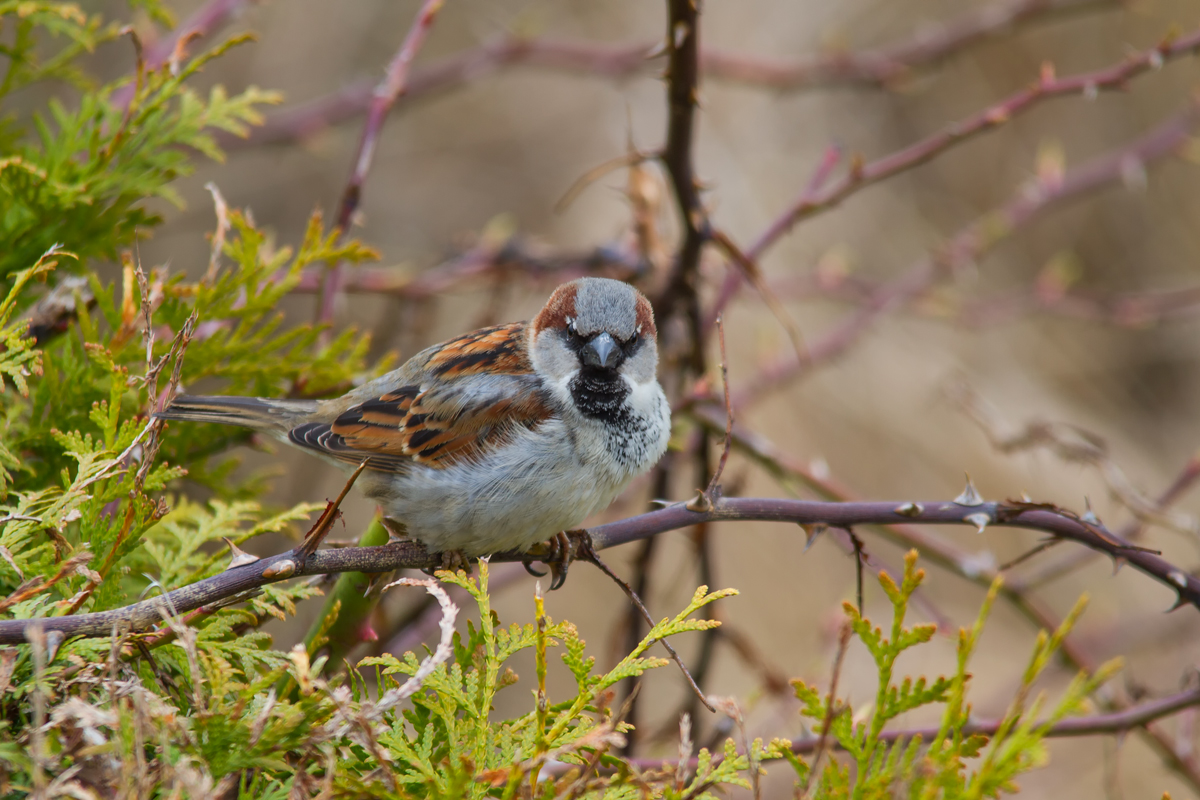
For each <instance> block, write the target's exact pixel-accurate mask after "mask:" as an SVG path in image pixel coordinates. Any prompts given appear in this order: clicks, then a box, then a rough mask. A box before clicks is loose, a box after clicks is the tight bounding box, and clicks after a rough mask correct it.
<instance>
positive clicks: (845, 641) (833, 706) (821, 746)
mask: <svg viewBox="0 0 1200 800" xmlns="http://www.w3.org/2000/svg"><path fill="white" fill-rule="evenodd" d="M859 610H860V611H861V610H862V606H859ZM851 633H853V629H852V628H851V627H850V623H849V621H846V622H843V623H842V629H841V631H840V632H839V633H838V646H837V655H836V656H834V659H833V674H832V675H831V676H830V678H829V694H827V695H825V718H824V719H823V720H822V721H821V735H820V736H819V737H817V746H816V749H815V750H814V751H813V752H814V753H816V755H814V756H813V761H812V765H811V766H810V767H809V769H808V774H807V775H805V776H804V785H803V786H802V787H801V789H800V796H801V797H808V793H809V790H810V789H811V788H812V787H813V785H814V784H813V780H814V779H817V784H816V785H820V780H819V777H818V773H819V772H820V770H819V769H818V768H819V767H820V766H821V758H822V757H823V756H824V755H825V752H826V750H827V749H828V746H829V741H830V738H829V729H830V728H831V727H833V718H834V717H835V716H837V715H838V714H840V713H842V712H843V711H845V708H839V707H838V698H837V685H838V678H839V677H841V674H842V663H843V662H844V661H845V659H846V648H847V647H849V645H850V634H851Z"/></svg>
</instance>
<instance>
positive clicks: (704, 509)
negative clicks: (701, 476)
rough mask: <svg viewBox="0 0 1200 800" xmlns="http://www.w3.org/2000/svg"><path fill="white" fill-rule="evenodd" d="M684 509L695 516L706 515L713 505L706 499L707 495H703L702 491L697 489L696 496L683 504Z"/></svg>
mask: <svg viewBox="0 0 1200 800" xmlns="http://www.w3.org/2000/svg"><path fill="white" fill-rule="evenodd" d="M684 508H686V509H687V510H688V511H693V512H695V513H697V514H707V513H708V512H709V511H712V510H713V503H712V500H710V499H708V495H707V494H705V493H704V490H703V489H697V490H696V496H695V497H693V498H692V499H691V500H688V501H687V503H686V504H684Z"/></svg>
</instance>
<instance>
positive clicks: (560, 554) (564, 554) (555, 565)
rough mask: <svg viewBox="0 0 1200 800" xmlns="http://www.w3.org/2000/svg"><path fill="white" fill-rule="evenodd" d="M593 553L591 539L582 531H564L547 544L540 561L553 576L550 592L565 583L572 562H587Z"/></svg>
mask: <svg viewBox="0 0 1200 800" xmlns="http://www.w3.org/2000/svg"><path fill="white" fill-rule="evenodd" d="M595 552H596V551H595V550H594V549H592V537H591V535H590V534H589V533H588V532H587V531H584V530H580V531H564V532H562V533H560V534H558V535H556V536H555V537H554V538H553V539H551V540H550V541H549V542H547V543H546V555H545V556H544V557H542V558H541V561H543V562H544V563H545V564H547V565H549V567H550V572H551V574H552V575H553V576H554V579H553V580H552V581H551V583H550V591H554V590H555V589H558V588H560V587H561V586H562V585H563V584H564V583H565V582H566V580H567V570H568V568H569V567H570V566H571V562H572V561H578V560H579V559H583V560H584V561H589V560H591V556H593V555H595ZM526 568H527V569H528V567H526Z"/></svg>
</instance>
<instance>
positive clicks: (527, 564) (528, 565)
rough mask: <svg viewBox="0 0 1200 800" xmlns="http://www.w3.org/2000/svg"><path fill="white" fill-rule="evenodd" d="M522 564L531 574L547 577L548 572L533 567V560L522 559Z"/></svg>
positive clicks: (537, 576) (536, 576)
mask: <svg viewBox="0 0 1200 800" xmlns="http://www.w3.org/2000/svg"><path fill="white" fill-rule="evenodd" d="M521 566H522V567H524V568H525V571H526V572H528V573H529V574H530V575H532V576H533V577H535V578H544V577H546V573H544V572H538V571H537V570H536V569H534V568H533V562H532V561H522V562H521Z"/></svg>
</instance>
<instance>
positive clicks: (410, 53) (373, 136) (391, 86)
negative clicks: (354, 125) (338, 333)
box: [317, 0, 445, 323]
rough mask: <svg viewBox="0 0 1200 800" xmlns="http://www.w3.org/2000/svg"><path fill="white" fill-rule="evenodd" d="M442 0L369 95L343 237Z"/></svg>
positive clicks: (322, 308)
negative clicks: (386, 125) (386, 124)
mask: <svg viewBox="0 0 1200 800" xmlns="http://www.w3.org/2000/svg"><path fill="white" fill-rule="evenodd" d="M444 3H445V0H425V2H424V3H423V4H422V5H421V10H420V11H418V12H417V18H416V19H415V20H413V24H412V27H410V28H409V29H408V34H407V35H406V36H405V37H404V41H403V42H402V43H401V45H400V49H399V50H397V51H396V55H395V56H393V57H392V60H391V62H390V63H389V64H388V68H387V73H386V74H385V75H384V79H383V80H382V81H381V82H380V83H379V85H378V86H376V87H375V91H374V92H373V93H372V95H371V104H370V106H369V108H368V109H367V121H366V122H365V123H364V124H363V132H362V138H361V139H359V144H358V151H357V152H356V153H355V156H354V167H353V169H352V170H351V172H350V179H349V180H348V181H347V182H346V188H345V189H344V190H343V192H342V200H341V203H340V204H339V206H338V215H337V222H336V225H337V229H338V230H339V231H340V233H341V235H342V236H345V235H346V232H347V231H348V230H349V229H350V225H351V223H352V221H353V219H354V212H355V211H356V210H357V209H358V204H359V201H360V199H361V198H362V189H363V184H364V183H365V182H366V180H367V174H368V173H369V172H370V171H371V163H372V162H373V161H374V158H375V148H376V146H377V145H378V143H379V135H380V133H381V132H382V130H383V123H384V120H385V119H387V115H388V112H389V111H391V109H392V106H393V105H394V104H395V102H396V99H397V98H398V97H400V95H402V94H404V92H405V90H406V89H407V88H408V75H409V70H410V68H411V67H412V62H413V59H415V58H416V57H417V53H419V52H420V50H421V46H422V45H423V44H424V43H425V40H426V38H428V36H429V31H430V29H431V28H432V27H433V22H434V20H435V19H437V15H438V12H439V11H441V9H442V5H443V4H444ZM341 274H342V265H341V264H334V265H332V266H331V267H330V268H329V272H328V274H327V275H326V278H325V283H324V285H323V286H322V287H321V293H320V300H319V302H318V305H317V322H319V323H329V322H332V320H333V312H334V306H335V304H336V302H337V295H338V292H339V291H340V286H341Z"/></svg>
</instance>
